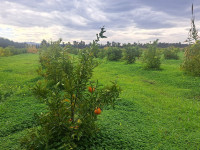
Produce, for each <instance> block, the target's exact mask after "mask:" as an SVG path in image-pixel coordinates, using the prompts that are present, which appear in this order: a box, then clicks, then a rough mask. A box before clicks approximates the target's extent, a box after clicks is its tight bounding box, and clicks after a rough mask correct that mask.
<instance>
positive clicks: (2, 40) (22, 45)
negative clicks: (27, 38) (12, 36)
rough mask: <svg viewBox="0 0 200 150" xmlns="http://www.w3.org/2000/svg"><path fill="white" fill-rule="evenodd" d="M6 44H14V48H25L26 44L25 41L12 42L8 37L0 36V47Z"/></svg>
mask: <svg viewBox="0 0 200 150" xmlns="http://www.w3.org/2000/svg"><path fill="white" fill-rule="evenodd" d="M8 46H14V47H16V48H25V47H26V46H27V43H19V42H14V41H11V40H9V39H6V38H3V37H0V47H3V48H5V47H8Z"/></svg>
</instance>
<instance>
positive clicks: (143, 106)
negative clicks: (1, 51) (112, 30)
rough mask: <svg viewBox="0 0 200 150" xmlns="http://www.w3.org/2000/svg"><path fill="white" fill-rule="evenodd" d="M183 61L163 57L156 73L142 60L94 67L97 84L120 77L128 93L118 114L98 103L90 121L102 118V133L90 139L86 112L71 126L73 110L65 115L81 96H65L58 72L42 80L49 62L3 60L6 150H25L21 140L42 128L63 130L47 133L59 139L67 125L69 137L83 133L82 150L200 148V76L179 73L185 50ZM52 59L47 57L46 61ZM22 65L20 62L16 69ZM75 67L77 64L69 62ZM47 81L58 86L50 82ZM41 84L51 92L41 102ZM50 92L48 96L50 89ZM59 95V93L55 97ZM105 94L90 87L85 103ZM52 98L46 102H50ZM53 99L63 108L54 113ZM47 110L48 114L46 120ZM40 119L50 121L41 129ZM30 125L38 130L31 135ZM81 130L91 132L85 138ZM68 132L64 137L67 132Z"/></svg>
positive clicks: (0, 73) (23, 57) (79, 144)
mask: <svg viewBox="0 0 200 150" xmlns="http://www.w3.org/2000/svg"><path fill="white" fill-rule="evenodd" d="M53 46H54V48H52V47H51V49H55V51H59V46H58V45H56V44H55V45H53ZM144 51H145V50H144ZM43 52H44V51H43ZM52 53H53V52H52ZM61 54H63V53H61ZM89 54H90V53H89ZM66 55H67V54H66ZM44 56H45V55H40V57H42V58H45V57H44ZM86 56H87V57H86ZM86 56H84V57H86V58H88V55H86ZM178 56H179V58H180V59H179V60H175V59H169V60H168V59H164V54H163V55H162V57H161V59H160V61H161V62H162V64H161V68H162V70H153V71H150V70H145V69H144V68H143V62H142V59H137V60H136V61H135V63H134V64H129V65H127V64H126V63H124V61H123V60H121V61H108V60H107V59H103V60H101V63H100V64H99V65H98V66H97V67H95V68H94V69H93V76H92V78H91V79H92V80H93V81H96V80H97V79H98V81H99V83H98V84H106V85H107V83H108V82H110V81H111V80H113V79H114V80H117V82H118V84H119V85H120V87H121V89H122V93H121V95H120V97H121V100H118V101H116V103H115V108H114V109H110V106H104V107H102V108H103V109H102V108H101V107H98V105H97V106H96V105H95V106H93V107H92V110H91V116H90V117H91V118H93V117H94V118H95V117H97V118H98V119H97V120H96V119H94V120H95V121H94V122H95V123H96V125H98V126H96V128H95V129H96V130H98V132H97V133H98V134H95V136H91V137H90V138H86V137H87V134H88V132H87V130H88V129H81V128H82V127H83V125H84V124H85V123H86V122H85V123H84V120H83V118H81V117H80V115H74V123H72V121H71V115H70V113H71V109H69V110H65V109H67V108H68V107H70V106H71V105H72V104H71V101H73V100H74V101H75V99H74V98H76V97H78V95H76V97H74V96H75V95H74V96H73V94H72V95H71V94H69V95H68V96H67V97H66V95H65V94H66V93H67V92H66V93H65V94H64V93H62V92H61V93H60V94H58V93H59V92H58V91H62V90H63V87H62V84H56V85H55V84H54V79H51V78H52V77H53V76H50V74H51V73H49V76H48V75H45V73H46V72H48V67H47V68H46V69H45V70H40V71H41V72H40V74H41V75H38V74H37V73H36V71H35V70H36V69H38V65H39V64H40V63H38V60H40V61H41V60H43V59H40V57H38V54H21V55H15V56H10V57H1V59H0V62H1V64H2V65H1V69H0V76H1V78H0V79H1V86H0V87H1V89H0V91H1V103H0V107H1V109H0V117H1V126H0V127H1V128H0V133H1V138H0V143H1V144H0V149H21V148H20V139H21V138H22V137H24V136H26V137H28V135H30V133H31V131H37V132H38V130H39V131H42V130H41V128H44V127H45V128H46V129H49V128H52V127H54V126H55V125H56V127H57V129H54V130H52V131H54V132H52V133H50V132H48V134H47V135H51V134H52V135H54V134H55V131H56V132H58V133H59V132H60V131H62V126H63V124H64V126H65V127H67V128H66V129H67V130H68V129H69V133H74V134H76V135H75V136H74V140H75V141H76V142H74V141H73V142H72V143H75V144H76V146H77V149H184V148H186V149H198V148H200V143H199V140H198V135H199V126H200V125H199V121H198V120H199V119H200V118H199V112H200V110H199V100H200V98H199V97H200V95H199V93H200V91H199V88H198V83H199V81H200V79H199V77H193V76H187V75H185V74H184V72H182V71H181V70H180V65H181V64H182V63H183V61H184V52H182V51H180V52H179V53H178ZM67 57H72V58H73V59H74V61H76V65H78V60H79V59H81V58H78V57H77V56H76V55H71V54H70V55H69V56H67ZM54 58H55V57H54V55H52V58H51V59H53V60H54ZM61 58H62V57H61ZM45 59H46V58H45ZM45 59H44V60H45ZM44 60H43V61H44ZM58 60H59V61H58V62H60V61H61V59H58ZM48 61H49V60H48V59H46V62H48ZM62 61H63V60H62ZM62 61H61V62H62ZM65 61H66V60H65ZM44 62H45V61H44ZM49 62H51V61H49ZM58 62H57V61H56V62H54V63H58ZM67 62H68V61H67ZM89 62H90V61H89ZM16 63H18V65H17V66H16V65H15V64H16ZM54 63H52V65H53V64H54ZM44 64H46V63H44ZM61 64H62V63H61ZM67 64H68V63H67ZM54 65H55V64H54ZM68 65H69V66H70V63H69V64H68ZM52 68H54V67H52ZM60 68H62V67H61V66H60V65H58V67H56V68H54V69H55V70H56V69H60ZM55 70H54V71H53V72H54V73H55V72H56V71H55ZM38 71H39V70H38ZM53 72H52V73H53ZM57 72H59V71H57ZM42 74H43V75H42ZM60 77H62V75H61V76H60V75H58V76H57V79H59V78H60ZM47 78H48V79H51V80H52V81H51V82H50V81H48V82H45V80H46V79H47ZM57 79H55V80H57ZM40 83H41V84H40ZM35 85H37V86H40V85H41V86H40V87H41V89H40V88H39V89H40V90H41V91H43V92H44V93H48V94H44V95H40V94H39V95H38V96H40V97H41V99H39V98H38V99H37V98H35V97H34V96H33V94H32V91H31V90H30V89H33V87H35ZM52 85H53V86H52ZM111 85H112V84H111ZM45 86H47V87H48V88H47V87H45ZM44 87H45V88H44ZM88 87H90V88H88ZM60 88H61V89H60ZM45 90H47V91H48V92H45ZM52 90H53V91H54V92H58V93H55V94H54V95H51V94H50V93H51V92H52ZM102 90H103V89H102ZM98 91H101V88H100V87H98V86H96V82H91V83H90V82H88V84H86V86H85V90H84V92H83V93H84V94H86V96H85V98H88V97H90V98H91V97H92V99H96V97H95V96H96V94H95V92H97V93H98ZM43 92H42V93H43ZM47 95H48V96H47ZM46 96H47V97H49V99H48V100H47V99H46V100H45V98H44V97H46ZM52 96H53V97H52ZM53 100H54V101H53ZM45 101H46V103H44V102H45ZM48 101H49V102H50V103H53V102H55V103H57V106H59V108H60V109H61V108H62V109H61V110H60V109H53V108H54V107H52V108H51V106H53V105H54V104H50V103H49V102H48ZM77 101H78V100H77ZM80 102H81V100H80ZM48 103H49V104H48ZM73 105H74V104H73ZM73 105H72V106H73ZM76 106H77V107H76V108H77V109H78V110H77V112H76V113H77V114H79V111H80V110H81V108H82V106H81V104H80V103H76ZM99 108H100V109H99ZM58 110H59V111H58ZM75 111H76V110H75ZM41 112H42V115H40V113H41ZM34 113H36V114H38V115H39V116H40V117H39V120H37V119H36V118H38V117H36V116H35V115H34ZM76 113H75V114H76ZM98 114H100V115H98ZM57 115H59V117H58V116H57ZM50 116H51V117H50ZM61 116H62V117H63V118H62V117H61ZM92 116H93V117H92ZM90 117H89V118H90ZM91 118H90V119H91ZM50 119H51V121H52V122H51V123H52V124H49V125H47V124H46V121H48V120H50ZM79 119H80V120H79ZM90 119H89V120H90ZM36 120H37V121H36ZM59 120H60V122H62V121H63V124H61V125H59V124H57V122H59ZM86 120H87V119H86ZM91 120H93V119H91ZM38 121H39V122H40V123H41V122H42V123H43V124H42V125H41V124H40V125H41V127H39V126H38ZM91 126H92V125H91ZM28 128H31V129H30V130H27V129H28ZM38 128H39V129H38ZM45 128H44V129H45ZM66 129H65V130H66ZM83 130H86V131H83ZM96 130H95V132H96ZM78 131H80V132H83V133H84V134H82V137H81V140H79V141H78V136H77V135H78ZM37 132H35V133H37ZM42 133H44V131H42ZM67 133H68V132H65V134H67ZM86 133H87V134H86ZM31 134H32V135H33V137H34V138H33V141H34V140H36V139H37V138H36V137H35V136H36V135H37V134H35V135H34V134H33V132H32V133H31ZM42 135H43V136H42V137H41V138H39V139H38V140H36V141H35V143H37V142H44V139H45V138H44V137H45V136H46V135H45V134H42ZM88 135H89V134H88ZM59 136H60V137H62V134H61V133H60V135H59ZM65 136H66V135H65ZM39 137H40V136H39ZM50 137H51V136H50ZM68 137H69V136H68ZM58 139H59V138H58ZM72 139H73V138H72ZM72 139H68V142H69V143H71V142H70V141H71V140H72ZM40 140H41V141H40ZM45 140H46V139H45ZM23 142H25V141H23ZM62 142H64V140H62ZM62 142H58V145H54V146H55V147H59V145H60V143H62ZM31 144H33V143H30V145H31ZM72 145H73V144H72ZM24 146H25V145H24ZM49 146H50V145H49ZM51 146H52V145H51ZM52 149H53V148H52ZM61 149H62V148H61ZM75 149H76V148H75Z"/></svg>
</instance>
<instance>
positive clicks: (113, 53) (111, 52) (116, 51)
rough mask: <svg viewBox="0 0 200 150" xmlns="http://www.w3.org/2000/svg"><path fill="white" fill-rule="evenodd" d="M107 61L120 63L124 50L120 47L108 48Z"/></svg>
mask: <svg viewBox="0 0 200 150" xmlns="http://www.w3.org/2000/svg"><path fill="white" fill-rule="evenodd" d="M106 54H107V59H108V60H110V61H118V60H120V59H121V58H122V49H121V48H118V47H108V49H107V53H106Z"/></svg>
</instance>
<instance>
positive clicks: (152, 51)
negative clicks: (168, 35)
mask: <svg viewBox="0 0 200 150" xmlns="http://www.w3.org/2000/svg"><path fill="white" fill-rule="evenodd" d="M157 42H158V40H156V41H154V42H153V44H149V45H148V48H147V50H146V51H145V52H144V56H143V63H144V64H145V68H146V69H160V64H161V62H160V52H159V51H158V49H157Z"/></svg>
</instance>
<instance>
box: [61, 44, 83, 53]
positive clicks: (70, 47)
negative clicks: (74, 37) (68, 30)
mask: <svg viewBox="0 0 200 150" xmlns="http://www.w3.org/2000/svg"><path fill="white" fill-rule="evenodd" d="M64 48H65V50H66V52H68V53H70V54H74V55H78V53H79V49H78V48H74V47H73V46H72V45H70V44H68V45H66V46H65V47H64Z"/></svg>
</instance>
